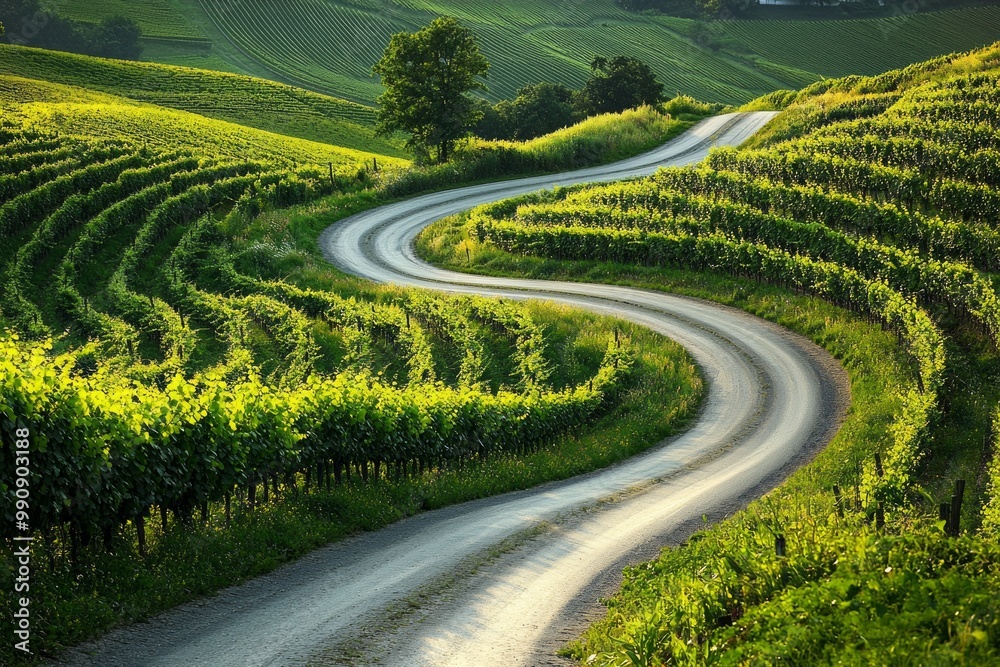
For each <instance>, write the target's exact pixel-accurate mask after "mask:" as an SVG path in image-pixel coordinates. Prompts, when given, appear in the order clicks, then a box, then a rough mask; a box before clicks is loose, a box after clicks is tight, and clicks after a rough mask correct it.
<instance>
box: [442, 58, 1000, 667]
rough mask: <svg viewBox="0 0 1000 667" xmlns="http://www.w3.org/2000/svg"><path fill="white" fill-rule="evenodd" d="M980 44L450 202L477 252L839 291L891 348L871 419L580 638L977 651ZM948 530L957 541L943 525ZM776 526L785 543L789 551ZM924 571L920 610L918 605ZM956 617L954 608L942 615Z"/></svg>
mask: <svg viewBox="0 0 1000 667" xmlns="http://www.w3.org/2000/svg"><path fill="white" fill-rule="evenodd" d="M998 56H1000V45H994V46H993V47H990V48H987V49H984V50H980V51H975V52H972V53H971V54H957V55H952V56H946V57H942V58H938V59H935V60H932V61H929V62H927V63H921V64H919V65H916V66H911V67H908V68H906V69H903V70H899V71H895V72H889V73H887V74H884V75H880V76H875V77H871V78H862V77H848V78H846V79H843V80H832V81H827V82H823V83H821V84H816V85H814V86H812V88H811V89H807V90H806V91H803V92H802V93H800V94H799V95H798V96H796V97H794V100H793V102H792V106H791V107H789V109H788V110H786V111H785V113H784V115H782V116H779V117H778V120H777V121H776V123H775V126H774V128H772V129H770V130H765V133H764V134H763V135H762V136H761V138H760V139H758V140H756V146H755V147H752V148H742V149H732V148H726V149H717V150H716V151H714V152H713V153H712V154H711V156H710V157H709V159H708V161H707V163H706V164H705V165H703V166H702V167H699V168H696V169H675V168H672V169H664V170H661V171H660V172H659V173H658V174H656V175H655V176H653V177H650V178H646V179H639V180H635V181H627V182H621V183H615V184H610V185H600V186H584V187H576V188H569V189H561V190H557V191H555V192H548V193H538V194H532V195H526V196H524V197H521V198H519V199H516V200H512V201H507V202H501V203H499V204H493V205H487V206H484V207H481V208H480V209H478V210H477V211H474V212H473V213H472V214H471V215H470V216H469V217H468V218H467V219H466V220H465V221H464V222H461V224H462V225H464V229H465V230H466V232H467V233H468V234H469V238H470V242H472V243H474V244H476V245H475V252H476V253H482V257H483V259H482V261H483V262H484V263H486V264H484V265H483V266H484V267H485V266H486V265H487V264H491V263H492V265H497V266H501V265H502V266H517V263H516V261H515V260H514V259H513V257H518V256H521V257H526V258H527V257H531V258H544V259H548V260H560V261H574V262H576V261H582V262H588V264H585V266H593V264H590V262H593V261H594V260H596V261H598V262H608V263H610V264H608V265H605V266H607V267H611V268H607V269H606V270H607V271H608V272H609V279H610V278H613V279H614V280H620V279H621V278H620V276H622V275H625V274H626V273H627V272H628V270H629V269H628V267H630V266H642V267H649V270H650V272H652V273H650V274H649V275H652V274H654V273H655V272H656V271H658V270H661V271H677V270H685V271H692V272H707V273H710V274H716V275H723V276H729V277H733V278H736V279H747V280H753V281H755V282H756V283H758V284H761V283H763V284H770V285H774V286H778V287H782V288H790V289H792V290H795V291H796V292H799V293H800V294H801V293H805V294H810V295H814V296H817V297H819V298H821V299H823V300H826V301H828V302H830V303H832V304H835V305H837V306H839V307H842V308H847V309H849V310H852V311H855V312H856V313H859V314H861V315H862V316H863V317H864V318H866V319H867V320H868V321H869V322H870V323H875V324H877V325H880V326H881V327H882V328H883V329H885V330H886V331H888V332H890V333H892V334H893V335H894V336H895V338H896V340H897V342H898V343H899V344H900V346H901V348H902V350H904V351H905V352H906V354H907V356H908V360H907V361H906V362H905V364H904V369H906V370H905V372H904V374H905V375H906V376H907V377H906V378H900V379H899V380H897V382H898V384H893V385H892V386H891V387H888V390H889V393H890V394H891V401H892V404H893V408H892V415H891V417H890V418H889V422H888V424H889V425H888V427H887V428H886V434H885V436H882V437H879V438H872V437H870V436H866V435H864V434H861V433H855V434H854V437H853V438H844V439H840V438H838V439H837V440H836V441H835V444H834V445H831V449H830V450H828V451H826V452H824V454H822V455H821V458H820V460H819V461H818V462H817V464H816V465H815V466H814V467H807V468H806V469H804V470H803V471H802V473H801V474H800V475H798V476H796V477H795V478H794V481H793V482H792V483H791V484H790V485H789V486H786V487H784V488H782V489H779V490H778V491H777V492H776V493H774V494H772V495H771V496H770V497H768V498H765V499H764V500H762V501H761V502H759V503H756V504H754V505H753V506H752V507H751V509H750V510H749V511H747V512H744V513H741V514H738V515H737V516H736V517H734V518H733V519H732V520H730V521H726V522H723V523H722V525H720V526H719V527H718V528H713V529H710V530H708V531H705V532H703V533H701V534H699V535H697V536H696V539H693V540H692V541H691V545H690V546H687V545H685V546H683V547H682V548H679V549H673V550H667V551H665V552H664V553H663V555H662V556H661V558H660V560H659V561H658V562H656V563H653V564H650V565H643V566H639V567H636V568H634V569H630V570H628V571H627V572H626V581H625V586H624V588H623V591H622V593H621V594H620V595H619V596H618V597H616V598H615V599H614V600H613V601H612V603H611V604H610V605H609V607H610V612H609V614H608V616H607V618H606V619H605V620H603V621H601V622H600V623H599V624H598V625H597V626H595V628H593V629H592V630H591V631H590V632H589V633H588V634H587V636H586V638H585V639H584V640H583V641H582V642H581V643H579V644H578V645H577V646H576V648H575V649H574V655H575V656H576V657H577V658H578V659H580V660H586V661H587V662H588V664H590V663H593V662H595V658H590V659H589V660H588V656H597V659H596V664H607V665H612V664H621V662H620V660H622V659H623V658H624V657H626V656H627V657H628V659H629V660H630V662H627V663H626V664H674V663H677V664H688V663H689V662H690V663H691V664H701V661H702V660H704V659H706V656H707V659H708V660H709V661H710V662H712V661H718V662H720V663H726V662H727V661H728V660H730V659H732V658H733V656H734V655H738V656H739V660H738V661H749V662H750V663H756V662H761V663H767V662H770V661H771V660H772V659H773V658H774V657H775V656H782V659H787V660H790V661H791V662H793V663H796V664H813V663H815V662H817V661H820V662H828V661H829V662H851V661H852V660H853V659H854V657H856V656H857V654H856V653H855V651H856V650H857V649H856V646H859V645H860V642H862V641H864V643H865V645H866V646H867V647H869V649H868V650H873V651H879V652H880V653H879V655H882V654H886V655H887V654H889V653H892V654H895V655H906V656H907V657H908V659H909V660H912V661H913V662H921V661H929V662H933V660H934V659H936V658H934V659H932V656H943V655H951V654H952V652H961V653H962V655H964V657H965V659H968V660H970V661H971V662H974V663H976V664H988V663H989V662H991V661H992V659H993V658H994V657H995V656H996V654H997V651H998V650H1000V642H998V638H997V636H996V635H995V634H994V633H995V624H994V620H993V619H995V618H996V614H997V612H998V608H997V605H996V599H995V597H992V598H991V597H990V595H989V594H983V595H979V594H977V593H976V591H987V590H995V588H992V587H995V586H996V583H997V581H998V579H997V577H998V574H1000V573H998V571H997V568H996V563H995V562H993V563H992V564H991V565H988V564H987V563H990V562H991V560H992V559H995V553H996V543H995V539H996V536H997V535H998V534H1000V455H998V454H997V453H996V449H995V448H994V443H995V441H996V437H997V436H996V433H997V430H996V429H997V424H996V423H994V422H995V420H996V415H997V414H998V411H997V402H998V401H1000V390H998V387H997V386H996V385H995V380H996V374H995V372H996V368H997V367H998V365H1000V354H998V345H1000V296H998V293H997V288H996V286H995V274H996V272H997V270H998V269H1000V261H998V257H1000V232H998V231H997V227H996V215H997V211H1000V113H998V111H997V109H998V102H1000V98H998V94H997V90H1000V69H998V67H997V62H998ZM499 251H503V253H506V255H505V256H507V257H510V258H511V259H508V260H503V259H501V256H500V255H499V254H498V253H499ZM532 261H536V260H528V259H525V260H524V263H525V266H530V265H531V262H532ZM554 268H555V267H554V264H553V263H551V262H550V263H548V264H547V265H546V271H547V275H548V276H551V275H552V273H553V271H554ZM486 270H487V271H488V269H486ZM644 275H646V274H644ZM828 324H829V320H828ZM972 368H978V369H981V370H979V371H976V372H972V371H971V369H972ZM886 389H887V387H882V388H881V389H880V395H882V396H886ZM879 400H881V399H879ZM858 409H866V408H863V407H858ZM872 426H873V425H872V424H868V425H867V426H866V427H872ZM943 433H944V434H947V435H946V436H942V434H943ZM984 440H985V442H986V445H985V446H984V445H983V442H984ZM837 443H843V444H837ZM991 458H992V462H991ZM955 477H961V478H963V479H965V480H967V482H968V488H967V490H965V488H966V487H965V486H963V487H962V489H963V490H962V491H956V492H955V493H957V494H960V495H961V496H962V497H965V498H968V499H969V500H970V505H971V507H969V506H966V507H964V508H963V511H962V512H961V513H959V510H958V509H955V508H962V504H961V500H959V501H955V500H953V501H952V505H951V506H950V507H951V508H952V509H949V510H948V511H945V508H944V507H943V506H942V508H940V509H939V507H938V506H937V505H935V504H932V503H931V502H930V498H932V497H934V494H936V493H941V492H949V493H950V492H951V487H950V485H951V484H952V483H953V481H954V478H955ZM963 484H964V482H963ZM956 497H958V496H956ZM955 502H958V505H955ZM938 518H941V519H943V521H942V522H940V523H938V522H937V519H938ZM959 522H961V523H959ZM959 527H961V530H962V531H964V534H965V537H964V538H963V539H964V542H962V543H958V542H957V541H948V540H947V539H944V541H942V539H943V538H944V537H945V536H946V535H947V534H950V535H952V536H957V535H958V533H959V531H960V528H959ZM778 531H781V534H782V535H783V537H785V538H787V542H788V544H795V545H796V547H795V552H794V554H793V553H791V552H789V554H788V557H787V558H785V557H784V556H785V554H784V553H778V554H777V555H776V554H775V546H774V537H775V535H776V534H778ZM861 554H864V555H863V556H862V555H861ZM930 554H934V555H933V556H932V555H930ZM928 558H932V559H934V562H935V565H934V567H933V568H930V569H929V570H928V569H925V567H924V566H922V565H921V563H926V562H929V561H928V560H927V559H928ZM838 559H839V560H838ZM838 562H839V563H840V564H841V565H840V566H839V567H838ZM711 563H715V565H711ZM889 573H892V575H893V576H892V577H889V576H887V575H888V574H889ZM893 577H898V578H893ZM931 590H933V591H935V593H933V594H932V597H933V599H934V601H935V603H934V608H933V610H932V611H928V612H926V613H920V612H918V611H917V610H918V609H923V607H922V605H924V604H925V602H924V600H925V597H924V596H926V595H928V591H931ZM855 597H856V598H857V599H856V600H855ZM831 600H834V603H833V605H834V607H835V608H834V609H833V610H831V609H830V606H831V602H830V601H831ZM838 608H839V611H838ZM873 608H874V609H878V611H870V610H872V609H873ZM734 610H735V611H734ZM789 610H794V613H791V612H790V611H789ZM789 614H791V615H789ZM852 614H860V615H861V616H862V617H864V618H865V621H864V622H863V623H861V624H860V625H855V620H856V619H854V617H852ZM802 617H808V618H810V619H813V620H811V621H810V623H809V624H808V627H803V626H801V625H799V624H798V623H797V621H795V620H792V619H797V618H802ZM956 617H958V618H961V619H962V620H961V624H962V628H961V629H956V630H954V631H948V632H945V631H943V629H942V628H944V627H945V626H947V627H952V626H951V623H952V622H953V619H954V618H956ZM715 619H719V620H718V621H716V620H715ZM793 624H794V625H795V629H794V630H793V629H792V628H791V625H793ZM862 636H863V637H864V639H863V640H862ZM650 637H655V638H656V640H655V641H651V640H650V639H649V638H650ZM818 656H825V657H824V658H822V659H820V658H818ZM741 664H742V663H741Z"/></svg>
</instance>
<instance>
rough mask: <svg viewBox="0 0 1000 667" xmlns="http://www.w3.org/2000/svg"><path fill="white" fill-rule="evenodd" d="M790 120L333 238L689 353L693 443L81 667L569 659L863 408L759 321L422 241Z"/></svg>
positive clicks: (401, 535) (492, 187) (215, 603)
mask: <svg viewBox="0 0 1000 667" xmlns="http://www.w3.org/2000/svg"><path fill="white" fill-rule="evenodd" d="M770 117H771V114H766V113H758V114H732V115H728V116H720V117H717V118H712V119H709V120H707V121H704V122H702V123H700V124H699V125H698V126H696V127H695V128H693V129H692V130H690V131H689V132H687V133H685V134H684V135H682V136H681V137H679V138H678V139H676V140H674V141H672V142H670V143H668V144H666V145H665V146H663V147H661V148H660V149H657V150H655V151H652V152H650V153H647V154H645V155H642V156H639V157H636V158H632V159H630V160H626V161H623V162H620V163H616V164H613V165H608V166H604V167H597V168H593V169H587V170H581V171H578V172H573V173H569V174H562V175H559V176H547V177H537V178H529V179H519V180H515V181H507V182H503V183H496V184H488V185H479V186H472V187H467V188H462V189H459V190H452V191H449V192H441V193H434V194H430V195H425V196H422V197H417V198H415V199H411V200H408V201H405V202H401V203H398V204H393V205H390V206H386V207H382V208H379V209H374V210H372V211H368V212H366V213H362V214H359V215H356V216H352V217H350V218H347V219H345V220H343V221H341V222H339V223H337V224H336V225H334V226H333V227H331V228H330V229H328V230H327V231H326V232H324V234H323V235H322V237H321V245H322V248H323V251H324V254H325V256H326V257H327V259H329V260H330V261H331V262H333V263H334V264H335V265H337V266H339V267H340V268H342V269H343V270H345V271H348V272H351V273H354V274H357V275H359V276H363V277H366V278H370V279H372V280H377V281H384V282H394V283H398V284H403V285H414V286H420V287H433V288H436V289H444V290H451V291H461V292H475V293H484V294H499V295H504V296H507V297H511V298H542V299H547V300H552V301H558V302H561V303H566V304H569V305H573V306H578V307H582V308H588V309H591V310H594V311H598V312H601V313H607V314H613V315H616V316H619V317H623V318H625V319H629V320H632V321H634V322H637V323H640V324H643V325H645V326H648V327H649V328H651V329H653V330H655V331H657V332H660V333H662V334H664V335H666V336H669V337H671V338H673V339H675V340H677V341H678V342H680V343H681V344H683V345H684V346H685V347H686V348H687V349H688V351H689V352H690V353H691V354H692V356H693V357H694V359H695V360H696V361H697V363H698V364H699V366H700V367H701V369H702V372H703V373H704V375H705V377H706V379H707V381H708V394H707V397H706V400H705V403H704V407H703V410H702V413H701V415H700V417H699V419H698V421H697V423H696V424H695V426H694V427H693V428H692V429H691V430H690V431H688V432H687V433H685V434H683V435H682V436H678V437H676V438H673V439H671V440H669V441H667V442H665V443H662V444H661V445H660V446H658V447H656V448H654V449H652V450H650V451H649V452H647V453H646V454H643V455H641V456H638V457H635V458H633V459H630V460H629V461H627V462H625V463H622V464H620V465H617V466H615V467H612V468H610V469H607V470H602V471H598V472H595V473H591V474H588V475H584V476H582V477H578V478H574V479H571V480H566V481H563V482H557V483H552V484H547V485H544V486H542V487H538V488H536V489H532V490H529V491H524V492H518V493H512V494H506V495H503V496H499V497H495V498H489V499H484V500H481V501H475V502H471V503H465V504H463V505H458V506H454V507H450V508H446V509H443V510H438V511H435V512H428V513H426V514H422V515H420V516H417V517H413V518H410V519H406V520H403V521H400V522H398V523H396V524H394V525H392V526H389V527H388V528H386V529H384V530H381V531H378V532H375V533H371V534H366V535H361V536H358V537H354V538H351V539H348V540H345V541H342V542H339V543H337V544H334V545H331V546H329V547H326V548H323V549H320V550H317V551H315V552H313V553H311V554H309V555H307V556H305V557H304V558H302V559H300V560H299V561H297V562H296V563H293V564H291V565H289V566H286V567H284V568H282V569H280V570H278V571H276V572H274V573H272V574H270V575H267V576H265V577H261V578H259V579H255V580H254V581H251V582H249V583H247V584H245V585H243V586H239V587H234V588H231V589H228V590H226V591H223V592H222V593H221V594H220V595H219V596H217V597H215V598H211V599H208V600H204V601H199V602H196V603H192V604H189V605H184V606H182V607H179V608H177V609H175V610H173V611H171V612H168V613H166V614H163V615H161V616H159V617H157V618H156V619H154V620H153V621H151V622H150V623H147V624H144V625H141V626H133V627H130V628H123V629H120V630H117V631H115V632H113V633H112V634H111V635H109V636H107V637H106V638H104V639H102V640H101V641H99V642H97V643H95V644H91V645H88V646H83V647H80V648H78V649H77V650H75V651H74V652H72V653H71V654H70V655H69V656H67V658H66V660H65V662H64V663H63V664H65V663H66V662H68V663H69V664H77V665H102V666H108V667H111V666H114V665H143V666H145V667H154V666H174V665H185V666H187V665H212V666H213V667H228V666H232V667H236V666H239V667H245V666H250V665H261V666H263V665H305V664H310V665H327V664H329V665H333V664H358V663H363V662H365V661H366V660H377V661H378V662H379V664H389V665H434V666H442V665H455V666H461V667H470V666H477V667H478V666H489V665H529V664H530V665H540V664H558V662H559V660H558V659H557V658H556V657H555V655H554V649H555V648H557V647H558V645H559V644H560V643H561V642H562V641H563V640H564V639H566V638H567V637H568V636H571V635H572V632H573V631H575V630H576V629H577V628H578V627H579V620H578V619H579V616H580V614H581V613H587V612H591V611H593V608H594V599H595V597H596V594H595V590H597V589H598V588H599V587H600V585H601V584H602V582H603V583H604V584H605V585H607V583H608V582H611V585H613V583H614V581H615V573H618V572H620V569H621V566H622V565H623V564H624V563H627V562H629V561H630V560H632V559H634V558H636V557H638V556H647V557H648V556H651V555H653V554H654V553H655V550H656V548H657V547H658V546H659V545H661V544H663V543H664V541H665V540H666V539H668V538H670V537H676V536H678V535H683V534H687V533H689V532H690V531H691V530H693V529H694V528H697V527H698V526H699V525H701V519H702V517H705V516H708V517H712V518H716V517H720V516H723V515H725V514H726V513H729V512H731V511H733V510H735V509H737V508H738V507H740V506H741V505H742V504H744V503H745V502H746V501H747V500H749V499H751V498H753V497H755V496H756V495H759V493H760V492H762V491H763V490H765V489H767V488H770V487H771V486H773V485H774V484H775V483H777V482H778V481H779V480H780V479H782V478H783V476H784V475H786V474H787V473H788V472H789V471H790V470H792V469H794V467H796V466H797V465H800V464H801V463H803V462H804V461H805V460H807V459H808V457H809V456H811V454H812V453H814V452H815V451H816V450H817V449H818V448H819V447H821V446H822V445H824V444H825V443H826V442H828V440H829V438H830V437H832V435H833V433H835V431H836V428H837V427H838V425H839V423H840V420H841V419H842V417H843V414H844V412H845V410H846V405H847V403H848V395H847V389H846V387H847V383H846V377H845V374H844V372H843V370H842V369H841V368H840V366H839V365H838V364H837V363H836V362H835V361H834V360H833V359H832V358H831V357H830V356H829V355H828V354H826V353H825V352H823V351H822V350H820V349H819V348H817V347H816V346H815V345H813V344H812V343H810V342H808V341H806V340H805V339H803V338H801V337H798V336H795V335H793V334H791V333H789V332H787V331H786V330H784V329H782V328H780V327H777V326H775V325H773V324H770V323H767V322H765V321H763V320H760V319H758V318H755V317H752V316H749V315H747V314H745V313H743V312H741V311H737V310H733V309H729V308H724V307H721V306H717V305H714V304H711V303H707V302H704V301H699V300H695V299H689V298H684V297H678V296H674V295H669V294H663V293H657V292H651V291H645V290H638V289H631V288H623V287H614V286H607V285H582V284H576V283H554V282H547V281H536V280H515V279H502V278H489V277H482V276H470V275H465V274H456V273H451V272H447V271H443V270H440V269H436V268H434V267H431V266H429V265H426V264H424V263H422V262H420V261H419V260H418V259H417V258H416V256H415V254H414V251H413V248H412V242H413V239H414V238H415V236H416V234H417V233H418V232H419V230H420V229H422V228H423V227H424V226H426V225H427V224H429V223H430V222H432V221H434V220H437V219H440V218H441V217H445V216H447V215H451V214H454V213H456V212H459V211H462V210H465V209H468V208H470V207H472V206H475V205H478V204H481V203H486V202H489V201H495V200H498V199H503V198H506V197H511V196H514V195H517V194H521V193H524V192H530V191H533V190H538V189H541V188H546V187H552V186H555V185H571V184H574V183H582V182H594V181H607V180H615V179H621V178H625V177H630V176H640V175H646V174H650V173H652V172H654V171H655V170H656V169H658V168H659V167H660V166H664V165H667V164H673V165H678V164H689V163H692V162H696V161H699V160H701V159H703V158H704V157H705V155H706V154H707V152H708V150H709V149H710V147H711V146H712V145H717V144H738V143H740V142H742V141H743V140H745V139H746V138H747V137H748V136H750V135H751V134H753V133H754V132H756V131H757V130H758V129H760V128H761V127H762V126H763V125H764V124H765V123H766V122H767V121H768V120H769V119H770ZM539 526H546V527H547V528H546V529H544V530H539ZM414 610H415V611H414Z"/></svg>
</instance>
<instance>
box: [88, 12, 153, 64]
mask: <svg viewBox="0 0 1000 667" xmlns="http://www.w3.org/2000/svg"><path fill="white" fill-rule="evenodd" d="M140 37H142V30H140V29H139V26H138V25H136V23H135V21H132V20H131V19H127V18H123V17H121V16H112V17H110V18H106V19H104V21H102V22H101V24H100V25H98V26H97V27H95V28H94V29H93V32H92V33H91V35H90V41H91V46H92V50H93V51H94V55H99V56H104V57H105V58H120V59H122V60H138V59H139V57H140V56H142V46H141V45H140V44H139V38H140Z"/></svg>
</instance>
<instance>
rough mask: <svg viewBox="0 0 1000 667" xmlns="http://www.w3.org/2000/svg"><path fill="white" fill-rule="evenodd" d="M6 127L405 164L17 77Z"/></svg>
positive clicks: (223, 152) (303, 158) (7, 84)
mask: <svg viewBox="0 0 1000 667" xmlns="http://www.w3.org/2000/svg"><path fill="white" fill-rule="evenodd" d="M0 110H2V111H3V122H4V124H5V125H8V126H17V127H19V128H21V129H22V130H26V131H36V132H42V133H49V132H52V131H56V132H59V133H61V134H64V135H71V136H79V137H86V138H105V139H111V140H124V141H132V142H136V143H139V144H143V145H148V146H156V147H159V148H162V149H165V150H167V149H179V150H184V149H188V150H195V151H197V152H201V153H203V154H208V155H212V156H225V157H229V158H233V159H260V160H274V161H280V162H286V163H287V162H313V163H327V162H331V163H333V164H334V165H335V166H337V165H347V164H357V163H361V162H365V163H368V164H370V163H371V160H372V158H376V157H377V158H379V159H380V160H381V161H382V162H383V163H384V164H386V165H393V164H398V165H403V164H406V161H405V160H400V159H398V158H392V157H386V156H382V155H377V154H374V153H369V152H365V151H358V150H352V149H348V148H341V147H339V146H333V145H329V144H322V143H319V142H315V141H308V140H305V139H297V138H294V137H286V136H282V135H279V134H275V133H273V132H266V131H264V130H257V129H254V128H250V127H245V126H243V125H237V124H235V123H230V122H226V121H222V120H214V119H211V118H206V117H204V116H200V115H198V114H194V113H190V112H187V111H177V110H174V109H166V108H164V107H160V106H156V105H153V104H145V103H142V102H134V101H132V100H128V99H125V98H123V97H118V96H115V95H109V94H106V93H100V92H96V91H90V90H86V89H84V88H79V87H77V86H67V85H62V84H58V83H49V82H47V81H37V80H35V79H25V78H21V77H16V76H7V75H2V76H0Z"/></svg>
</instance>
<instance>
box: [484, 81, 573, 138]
mask: <svg viewBox="0 0 1000 667" xmlns="http://www.w3.org/2000/svg"><path fill="white" fill-rule="evenodd" d="M484 106H485V108H484V109H483V118H481V119H480V120H479V122H477V123H476V125H475V127H473V133H474V134H475V135H476V136H477V137H481V138H483V139H487V140H489V139H505V140H512V141H527V140H530V139H535V138H537V137H540V136H542V135H545V134H550V133H552V132H555V131H557V130H561V129H562V128H564V127H568V126H570V125H573V124H574V123H575V122H576V121H577V120H578V119H579V114H578V113H577V111H576V109H575V108H574V92H573V91H572V90H571V89H570V88H567V87H566V86H564V85H561V84H553V83H544V82H543V83H536V84H531V85H527V86H525V87H524V88H522V89H521V90H519V91H518V93H517V97H516V98H515V99H514V100H513V101H511V102H508V101H507V100H502V101H500V102H499V103H497V104H496V105H495V106H493V107H490V106H489V105H488V104H485V103H484Z"/></svg>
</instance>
